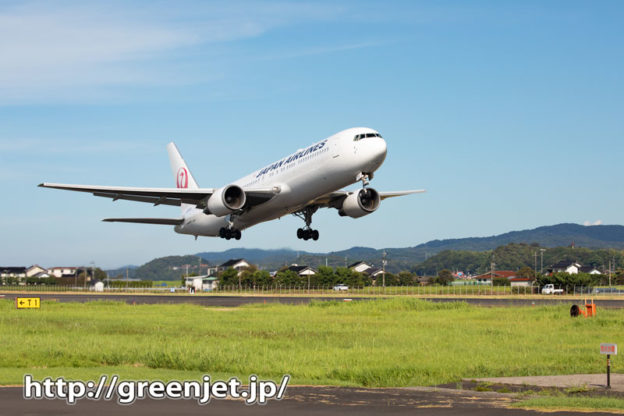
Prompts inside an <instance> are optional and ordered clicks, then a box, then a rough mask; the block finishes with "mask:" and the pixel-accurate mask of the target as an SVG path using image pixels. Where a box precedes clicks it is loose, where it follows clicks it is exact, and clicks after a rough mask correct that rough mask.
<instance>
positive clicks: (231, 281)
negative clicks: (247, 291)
mask: <svg viewBox="0 0 624 416" xmlns="http://www.w3.org/2000/svg"><path fill="white" fill-rule="evenodd" d="M235 284H238V272H237V271H236V270H235V269H233V268H231V267H230V268H228V269H226V270H223V271H222V272H221V273H219V286H228V285H235Z"/></svg>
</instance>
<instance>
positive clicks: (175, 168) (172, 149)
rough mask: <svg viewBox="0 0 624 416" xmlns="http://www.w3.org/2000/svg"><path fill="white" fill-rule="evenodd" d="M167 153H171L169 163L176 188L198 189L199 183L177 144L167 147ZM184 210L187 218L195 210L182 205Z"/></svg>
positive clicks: (183, 212)
mask: <svg viewBox="0 0 624 416" xmlns="http://www.w3.org/2000/svg"><path fill="white" fill-rule="evenodd" d="M167 153H169V162H170V163H171V173H173V178H174V179H175V184H176V188H182V189H197V188H199V186H197V182H195V178H193V175H192V174H191V171H190V170H189V168H188V166H186V162H185V161H184V159H182V155H181V154H180V151H179V150H178V148H177V147H176V145H175V143H173V142H171V143H169V144H168V145H167ZM180 208H181V209H182V216H184V217H186V216H187V214H190V213H191V212H192V211H193V209H194V208H195V206H194V205H192V204H180Z"/></svg>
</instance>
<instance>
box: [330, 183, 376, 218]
mask: <svg viewBox="0 0 624 416" xmlns="http://www.w3.org/2000/svg"><path fill="white" fill-rule="evenodd" d="M380 201H381V199H380V198H379V193H378V192H377V191H376V190H374V189H373V188H364V189H360V190H359V191H357V192H354V193H352V194H350V195H348V196H347V197H346V198H345V199H344V201H342V206H341V207H340V209H339V210H338V214H340V215H341V216H343V217H344V216H348V217H351V218H360V217H363V216H364V215H368V214H370V213H371V212H375V210H376V209H377V208H379V203H380Z"/></svg>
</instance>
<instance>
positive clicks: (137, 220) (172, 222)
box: [102, 218, 184, 225]
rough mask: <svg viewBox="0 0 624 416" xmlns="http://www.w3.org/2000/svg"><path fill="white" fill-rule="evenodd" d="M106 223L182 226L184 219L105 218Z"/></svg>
mask: <svg viewBox="0 0 624 416" xmlns="http://www.w3.org/2000/svg"><path fill="white" fill-rule="evenodd" d="M102 221H105V222H134V223H137V224H161V225H182V223H183V222H184V220H183V219H182V218H180V219H178V218H105V219H103V220H102Z"/></svg>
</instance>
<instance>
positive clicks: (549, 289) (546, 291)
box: [542, 283, 563, 295]
mask: <svg viewBox="0 0 624 416" xmlns="http://www.w3.org/2000/svg"><path fill="white" fill-rule="evenodd" d="M542 295H563V289H555V285H553V284H552V283H549V284H547V285H546V286H544V288H543V289H542Z"/></svg>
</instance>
